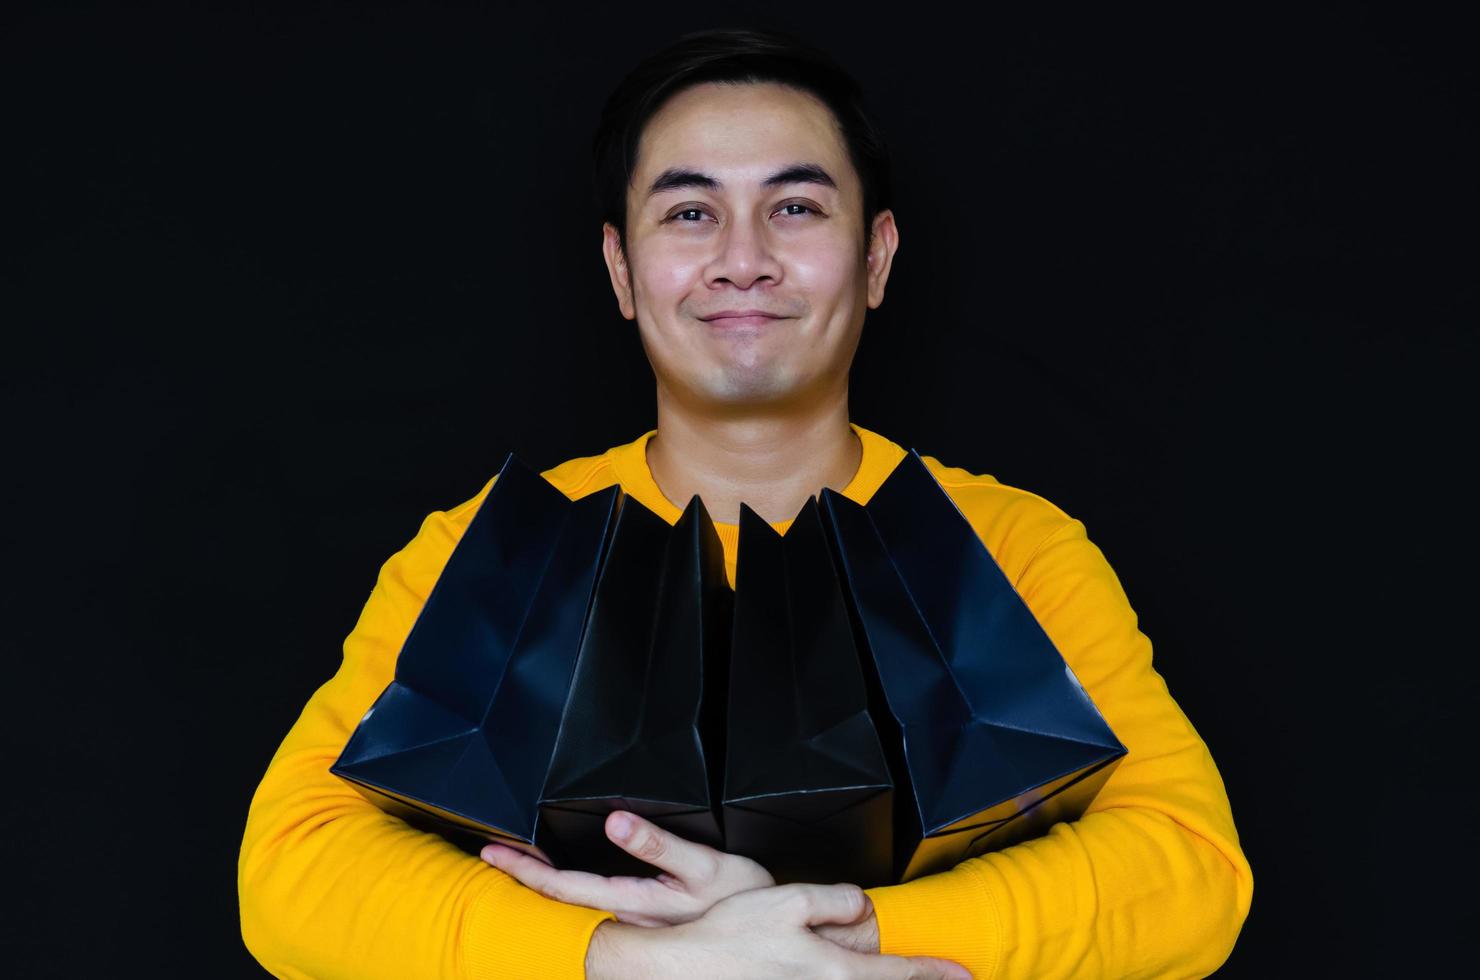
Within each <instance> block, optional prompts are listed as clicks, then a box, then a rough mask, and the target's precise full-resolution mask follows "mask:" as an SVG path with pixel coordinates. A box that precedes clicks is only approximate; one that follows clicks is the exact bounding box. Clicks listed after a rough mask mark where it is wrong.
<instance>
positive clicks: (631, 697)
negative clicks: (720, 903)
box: [540, 494, 732, 876]
mask: <svg viewBox="0 0 1480 980" xmlns="http://www.w3.org/2000/svg"><path fill="white" fill-rule="evenodd" d="M731 596H732V593H731V592H730V588H729V583H728V582H727V580H726V577H725V565H724V548H723V545H721V543H720V540H719V535H718V533H717V532H716V531H715V529H714V524H713V522H712V521H711V520H710V519H709V515H708V513H707V512H706V511H705V509H704V505H703V503H702V502H701V501H700V499H699V497H698V495H697V494H696V495H695V496H694V497H693V498H692V499H691V500H690V502H689V506H688V507H687V508H686V509H685V510H684V512H683V514H682V516H681V517H680V518H679V520H678V523H677V524H675V525H673V526H671V527H670V526H669V525H668V524H667V523H666V522H665V521H664V520H663V519H662V518H660V517H658V516H657V515H656V514H654V513H653V512H652V511H650V510H648V509H647V508H646V507H644V506H643V505H642V504H640V503H638V502H637V500H635V499H634V498H632V497H631V496H627V495H624V496H623V498H622V502H621V506H620V509H619V513H618V518H617V521H616V526H615V530H614V533H613V535H612V539H611V542H610V546H609V548H608V552H607V555H606V557H605V559H604V561H603V562H602V568H601V577H600V581H599V583H598V585H597V589H596V597H595V600H594V602H593V604H592V607H591V615H590V621H589V623H588V624H587V628H586V631H585V637H584V640H583V642H582V646H581V654H580V659H579V661H578V663H577V665H576V670H575V674H574V677H573V680H572V685H571V691H570V697H569V699H568V701H567V703H566V707H565V715H564V720H563V721H562V724H561V729H560V736H559V739H558V741H557V744H556V748H555V754H554V758H553V760H552V761H551V764H550V771H549V778H548V779H547V781H546V783H545V786H544V790H543V793H542V795H541V807H540V809H541V817H542V821H543V824H544V826H543V828H542V830H541V838H540V839H541V847H542V848H544V850H545V851H546V853H547V854H549V856H550V858H551V859H552V860H553V861H554V862H555V863H556V865H557V866H559V867H569V868H578V869H580V870H583V871H591V872H595V873H598V874H605V875H616V874H624V875H645V876H650V875H655V874H657V873H658V869H657V868H656V867H655V866H653V865H651V864H648V863H646V862H643V861H640V860H638V859H637V858H635V857H633V856H631V855H630V854H628V853H627V852H626V851H624V850H623V849H621V848H620V847H618V846H617V845H616V844H613V843H612V842H611V841H610V840H609V839H608V838H607V836H606V831H605V822H606V817H607V815H608V814H609V813H611V811H613V810H617V809H622V810H629V811H631V812H633V813H637V814H640V815H642V816H643V817H645V818H647V819H648V820H651V821H653V822H654V823H656V824H658V825H659V826H661V827H663V828H665V829H667V830H669V831H672V832H673V833H675V834H677V835H678V836H680V837H683V838H685V839H686V840H691V841H697V842H699V843H703V844H706V845H708V846H710V847H714V848H716V849H722V848H723V846H724V841H723V838H722V837H721V832H720V823H719V814H718V795H719V785H720V783H719V780H720V776H721V772H722V766H723V758H724V757H723V743H724V728H723V722H724V695H725V684H726V673H727V667H728V660H727V657H728V646H729V644H728V636H727V633H728V627H729V621H730V602H731Z"/></svg>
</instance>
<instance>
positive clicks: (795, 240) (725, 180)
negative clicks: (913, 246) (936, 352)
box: [603, 83, 898, 415]
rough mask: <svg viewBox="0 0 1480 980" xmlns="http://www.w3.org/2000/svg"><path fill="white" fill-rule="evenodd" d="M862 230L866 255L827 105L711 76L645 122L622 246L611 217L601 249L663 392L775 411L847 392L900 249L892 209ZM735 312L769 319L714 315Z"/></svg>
mask: <svg viewBox="0 0 1480 980" xmlns="http://www.w3.org/2000/svg"><path fill="white" fill-rule="evenodd" d="M788 171H790V173H789V174H788V173H787V172H788ZM778 175H779V176H780V179H779V180H778V179H775V178H776V177H777V176H778ZM829 181H830V182H831V185H832V186H829V184H828V182H829ZM873 225H874V229H875V232H876V235H875V238H874V241H873V243H872V244H871V246H870V247H869V248H868V249H867V250H865V248H864V244H863V239H864V235H863V192H862V187H861V185H860V183H859V180H858V175H857V173H856V172H855V171H854V169H853V166H852V164H851V162H850V161H849V159H848V154H847V148H846V146H845V145H844V143H843V140H842V136H841V134H840V133H839V132H838V129H837V123H836V122H835V121H834V119H833V116H832V114H831V112H829V111H828V109H827V107H826V106H825V105H824V104H823V103H821V102H819V101H817V100H816V99H815V98H813V97H812V96H811V95H809V94H807V93H803V92H799V91H796V90H794V89H790V88H787V87H784V86H780V85H773V84H761V85H721V84H715V83H706V84H703V85H698V86H695V87H692V88H689V89H687V90H685V91H683V92H680V93H679V94H678V95H676V96H674V97H673V98H672V99H670V100H669V101H668V102H667V103H666V104H665V105H664V106H663V107H662V108H661V109H660V110H659V111H658V113H657V114H655V115H654V116H653V117H652V118H651V119H650V120H649V122H648V125H647V128H646V129H645V130H644V132H643V135H642V141H641V144H640V146H639V150H638V158H637V170H636V173H635V175H634V178H633V182H632V186H631V187H630V188H629V189H628V196H627V254H626V255H625V256H623V255H622V252H621V248H620V246H619V244H618V242H617V234H616V229H615V228H614V227H613V226H612V225H610V224H607V225H605V226H604V229H603V233H604V243H603V249H604V252H605V255H606V261H607V268H608V270H609V271H610V273H611V277H612V287H613V289H615V290H616V293H617V299H618V302H619V305H620V306H621V310H622V315H623V316H625V317H626V318H627V319H629V320H630V319H633V318H634V317H635V318H636V320H637V326H638V333H639V335H640V336H641V338H642V344H643V349H644V350H645V351H646V352H647V356H648V360H649V361H651V363H652V365H653V371H654V373H655V374H656V375H657V380H658V384H659V386H660V388H662V389H664V390H665V392H666V394H667V395H668V396H669V397H670V398H672V399H676V400H677V401H679V402H680V403H682V404H683V405H684V406H685V407H687V408H688V409H690V410H691V411H695V412H699V413H701V414H708V415H724V414H754V413H755V412H756V410H757V409H759V408H762V407H769V408H771V409H774V410H776V411H777V412H782V413H785V412H788V411H791V412H794V411H796V410H797V409H798V408H799V407H804V406H805V405H807V404H810V403H815V402H818V401H820V400H823V399H825V398H826V397H827V396H829V395H833V394H836V393H837V392H838V391H840V390H841V391H845V390H846V387H847V375H848V367H849V365H850V364H851V363H852V360H853V353H854V351H855V350H856V349H857V347H858V340H859V335H860V333H861V331H862V329H863V321H864V314H865V313H866V311H867V310H868V309H870V308H874V307H877V306H878V305H879V304H880V303H881V302H882V301H883V298H884V283H885V281H886V280H887V278H888V275H889V265H890V261H891V260H892V258H893V255H894V251H895V249H896V247H897V244H898V237H897V233H896V231H895V228H894V219H893V216H892V215H891V214H890V213H889V212H887V211H885V212H881V213H880V214H879V215H878V216H877V218H876V220H875V221H874V223H873ZM746 310H760V311H763V312H765V313H767V314H771V315H772V316H769V317H762V318H753V317H752V318H739V317H716V314H722V313H726V312H733V311H746Z"/></svg>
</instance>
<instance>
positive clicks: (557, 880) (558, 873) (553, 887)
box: [481, 844, 613, 908]
mask: <svg viewBox="0 0 1480 980" xmlns="http://www.w3.org/2000/svg"><path fill="white" fill-rule="evenodd" d="M481 856H482V858H483V860H485V861H487V862H488V863H489V864H491V865H493V866H494V867H495V868H498V869H499V870H500V871H504V872H506V873H508V874H509V875H511V876H513V877H515V878H517V879H519V880H520V881H521V882H523V883H524V884H526V885H528V886H529V887H530V888H533V889H534V890H535V891H537V892H539V893H540V894H541V895H544V896H545V897H546V898H553V899H555V900H556V901H558V902H567V903H569V904H571V905H585V906H587V907H590V908H607V907H608V906H607V905H605V904H603V903H606V902H610V901H611V899H612V890H613V886H612V884H611V880H610V879H608V878H605V877H603V876H601V875H595V874H590V873H589V872H585V871H573V870H560V869H557V868H553V867H551V866H550V865H548V864H546V863H545V862H543V861H541V860H539V859H538V858H536V857H533V856H532V855H529V854H525V853H524V852H523V851H520V850H516V849H515V848H512V847H506V846H505V845H503V844H489V845H488V846H487V847H485V848H483V851H482V855H481Z"/></svg>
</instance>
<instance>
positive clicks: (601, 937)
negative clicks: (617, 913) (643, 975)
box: [586, 919, 654, 980]
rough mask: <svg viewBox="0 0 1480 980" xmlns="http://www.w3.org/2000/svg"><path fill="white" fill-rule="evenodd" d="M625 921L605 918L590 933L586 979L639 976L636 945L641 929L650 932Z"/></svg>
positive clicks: (617, 978) (613, 978)
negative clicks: (604, 920)
mask: <svg viewBox="0 0 1480 980" xmlns="http://www.w3.org/2000/svg"><path fill="white" fill-rule="evenodd" d="M652 931H654V930H652V929H644V927H642V926H635V925H632V924H631V923H628V922H619V921H617V920H616V919H609V920H607V921H606V922H603V923H601V924H600V925H598V926H597V927H596V929H595V931H594V932H592V933H591V942H590V944H589V945H588V946H587V947H586V980H623V978H629V977H636V976H640V973H639V972H638V967H639V966H640V960H641V957H640V955H639V952H638V948H637V947H638V945H639V944H640V943H641V941H642V936H641V935H640V934H641V933H643V932H652Z"/></svg>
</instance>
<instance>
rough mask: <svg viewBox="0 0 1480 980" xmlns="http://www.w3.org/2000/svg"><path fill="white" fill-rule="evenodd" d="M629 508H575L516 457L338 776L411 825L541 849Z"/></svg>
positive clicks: (457, 552)
mask: <svg viewBox="0 0 1480 980" xmlns="http://www.w3.org/2000/svg"><path fill="white" fill-rule="evenodd" d="M617 502H618V491H617V489H616V488H614V487H613V488H609V489H607V490H604V491H601V492H598V493H596V494H592V495H590V496H588V497H585V498H582V499H581V500H579V501H574V502H573V501H571V500H570V499H569V498H567V497H566V496H565V495H564V494H563V493H561V492H560V491H559V490H558V489H556V488H555V487H554V486H552V485H551V484H550V483H549V482H548V481H546V480H545V479H544V478H543V477H542V476H540V475H539V474H538V473H536V472H534V471H533V470H532V469H531V468H530V467H528V466H527V465H526V464H524V463H523V462H522V461H521V460H519V459H517V458H516V457H515V456H514V455H513V454H512V453H510V454H509V456H508V457H507V459H506V460H505V462H504V465H503V467H502V468H501V469H500V470H499V475H498V478H497V479H496V480H495V481H494V484H493V486H492V487H491V488H490V490H489V492H488V495H487V496H486V497H485V498H484V500H483V502H482V504H481V505H480V506H479V509H478V511H477V513H476V514H474V515H473V518H472V520H471V521H470V522H469V524H468V527H467V528H466V530H465V531H464V532H463V536H462V538H461V539H460V540H459V541H458V543H457V545H456V547H455V548H454V549H453V551H452V554H451V555H450V556H449V558H448V560H447V564H446V566H445V567H444V569H443V571H442V573H441V575H440V577H439V578H438V579H437V582H436V584H435V585H434V586H433V588H432V590H431V592H430V594H429V595H428V596H427V601H426V603H425V604H424V605H423V607H422V610H421V612H420V614H419V615H418V616H417V619H416V622H415V623H414V624H413V625H412V628H411V631H410V632H409V633H408V635H407V637H406V641H405V643H404V644H403V646H402V649H401V651H400V654H399V656H398V657H397V660H396V673H395V679H394V680H393V681H392V682H391V684H390V685H389V686H388V687H387V688H386V690H385V691H384V692H383V693H382V694H381V695H380V697H379V698H377V699H376V701H375V703H374V704H373V705H372V706H371V707H370V709H369V710H368V711H367V712H366V713H365V715H364V716H363V717H362V718H361V720H360V722H359V725H358V726H357V727H356V729H355V731H354V732H353V733H352V734H351V736H350V738H349V740H348V742H347V743H346V744H345V747H344V749H343V751H342V752H341V753H340V755H339V758H338V760H337V761H336V762H335V763H334V765H333V766H332V767H331V769H330V771H331V772H333V773H334V774H335V775H338V776H340V777H341V778H343V779H346V780H348V781H350V782H351V783H353V784H354V785H355V786H357V787H358V788H359V789H360V790H361V791H362V792H363V793H364V794H365V795H366V796H367V797H368V798H370V799H371V800H372V801H373V802H376V803H377V804H379V805H380V806H382V807H383V808H384V809H386V810H388V811H390V812H393V813H397V814H399V815H401V816H403V817H405V818H406V819H407V820H408V821H410V822H412V823H418V824H426V823H428V822H430V825H431V826H433V827H434V828H435V829H438V830H451V831H453V832H454V836H455V835H456V834H457V833H462V834H473V835H475V836H481V837H486V838H489V839H495V840H498V841H499V842H501V843H505V844H509V845H510V846H515V847H522V848H525V849H528V848H529V847H530V846H532V845H534V846H537V845H536V841H535V837H536V827H537V823H538V816H539V803H540V793H541V790H542V789H543V787H544V784H545V779H546V776H547V774H548V768H549V764H550V760H551V756H552V753H553V750H554V748H555V742H556V736H557V734H558V732H559V729H560V723H561V718H562V716H563V713H564V709H565V702H566V698H567V695H568V694H569V691H570V681H571V674H572V672H573V670H574V668H575V665H576V659H577V654H578V653H579V651H580V649H581V641H582V636H583V632H584V628H585V624H586V620H587V612H588V610H589V607H590V604H591V601H592V598H593V595H594V590H595V586H596V582H597V571H598V568H599V566H600V561H601V558H602V555H603V553H604V551H605V543H606V538H607V536H608V533H609V530H610V528H611V526H612V524H613V521H614V518H615V509H616V505H617Z"/></svg>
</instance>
